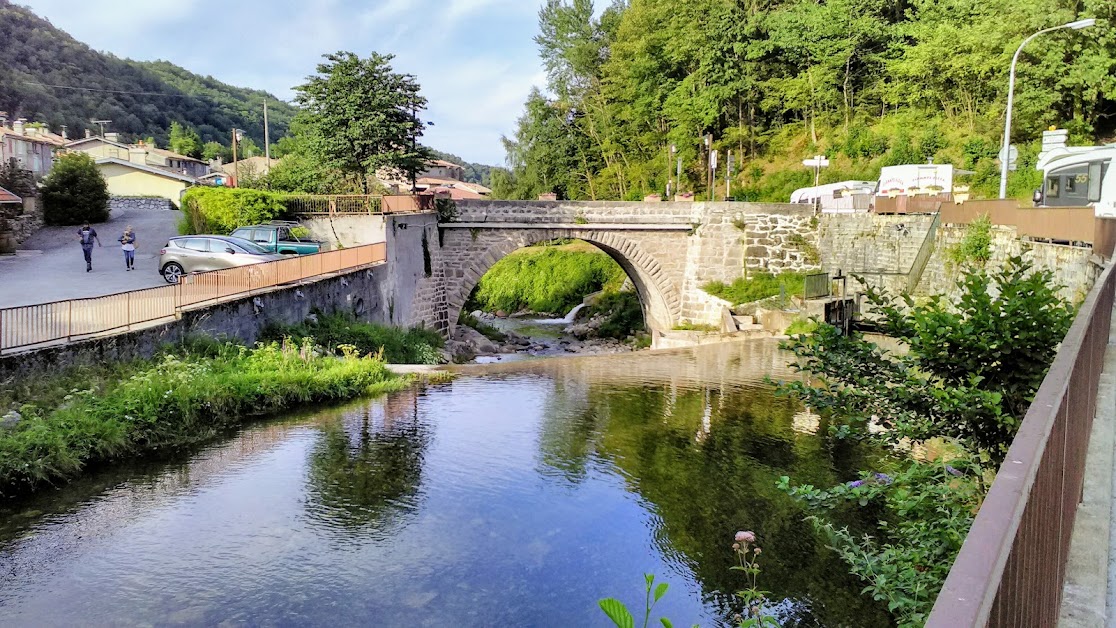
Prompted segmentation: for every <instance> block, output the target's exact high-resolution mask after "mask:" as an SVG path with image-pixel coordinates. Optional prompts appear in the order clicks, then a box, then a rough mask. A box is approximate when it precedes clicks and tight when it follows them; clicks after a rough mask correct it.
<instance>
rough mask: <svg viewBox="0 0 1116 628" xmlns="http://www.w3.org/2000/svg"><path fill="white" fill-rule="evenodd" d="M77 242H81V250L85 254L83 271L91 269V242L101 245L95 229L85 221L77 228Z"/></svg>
mask: <svg viewBox="0 0 1116 628" xmlns="http://www.w3.org/2000/svg"><path fill="white" fill-rule="evenodd" d="M78 242H81V252H82V254H84V255H85V272H87V273H88V272H92V270H93V242H96V243H97V246H101V239H100V238H98V237H97V230H96V229H94V228H93V227H90V226H89V223H85V224H84V225H82V226H81V229H78Z"/></svg>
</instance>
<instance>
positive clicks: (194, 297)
mask: <svg viewBox="0 0 1116 628" xmlns="http://www.w3.org/2000/svg"><path fill="white" fill-rule="evenodd" d="M386 259H387V245H386V244H384V243H382V242H381V243H379V244H368V245H365V246H359V247H354V248H349V249H340V250H337V251H327V252H325V253H318V254H316V255H304V256H300V257H291V258H290V259H284V260H279V261H275V262H266V263H263V264H255V265H252V266H240V267H236V268H230V269H227V270H215V271H211V272H207V273H199V274H196V275H187V276H185V277H183V278H182V281H180V282H179V283H178V284H175V285H166V286H161V287H158V288H149V289H146V290H134V291H131V292H121V293H118V294H110V295H108V296H103V297H93V298H89V299H73V300H70V301H55V302H53V303H41V304H38V305H27V306H23V307H12V308H5V309H0V354H3V353H5V352H11V351H16V350H24V349H31V348H34V347H38V346H43V345H49V344H56V343H60V342H71V341H74V340H81V339H84V338H90V337H93V336H100V335H104V334H109V333H122V332H126V331H131V330H132V329H133V328H134V327H136V326H140V325H148V324H151V323H154V322H158V321H164V320H171V319H174V318H175V317H177V316H178V315H179V314H180V313H181V312H182V311H184V310H188V309H190V308H195V307H204V306H207V305H213V304H215V303H220V302H221V301H224V300H227V299H230V298H240V297H244V296H251V295H252V294H254V293H256V292H259V291H261V290H266V289H269V288H274V287H276V286H281V285H285V284H291V283H295V282H299V281H303V280H306V279H312V278H315V277H320V276H323V275H329V274H331V273H337V272H340V271H343V270H348V269H351V268H358V267H360V266H365V265H368V264H374V263H377V262H383V261H386Z"/></svg>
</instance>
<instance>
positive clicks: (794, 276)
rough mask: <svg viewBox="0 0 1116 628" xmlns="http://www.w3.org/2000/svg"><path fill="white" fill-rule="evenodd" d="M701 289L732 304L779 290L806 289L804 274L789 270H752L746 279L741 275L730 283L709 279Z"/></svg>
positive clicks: (795, 292)
mask: <svg viewBox="0 0 1116 628" xmlns="http://www.w3.org/2000/svg"><path fill="white" fill-rule="evenodd" d="M702 289H704V290H705V291H706V292H708V293H709V294H711V295H713V296H715V297H720V298H722V299H724V300H726V301H729V302H731V303H732V304H733V305H739V304H741V303H751V302H752V301H759V300H760V299H766V298H768V297H773V296H775V295H777V294H779V292H780V290H785V291H786V294H787V296H794V295H801V294H802V293H803V291H804V290H805V289H806V275H805V274H804V273H791V272H786V273H780V274H778V275H773V274H771V273H767V272H753V273H751V274H750V275H749V276H748V278H747V279H745V278H743V277H741V278H739V279H737V280H736V281H734V282H732V283H730V284H726V283H724V282H720V281H711V282H709V283H707V284H705V285H704V286H702Z"/></svg>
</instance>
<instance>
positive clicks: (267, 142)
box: [264, 98, 271, 174]
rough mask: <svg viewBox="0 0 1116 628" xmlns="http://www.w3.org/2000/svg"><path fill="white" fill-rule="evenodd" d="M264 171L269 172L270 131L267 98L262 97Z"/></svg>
mask: <svg viewBox="0 0 1116 628" xmlns="http://www.w3.org/2000/svg"><path fill="white" fill-rule="evenodd" d="M264 172H265V173H267V174H271V132H270V130H269V129H268V128H267V99H266V98H265V99H264Z"/></svg>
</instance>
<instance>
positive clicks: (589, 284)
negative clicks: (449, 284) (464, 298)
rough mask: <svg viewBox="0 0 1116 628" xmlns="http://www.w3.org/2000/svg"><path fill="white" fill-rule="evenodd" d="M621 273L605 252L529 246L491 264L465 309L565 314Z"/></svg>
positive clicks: (616, 282)
mask: <svg viewBox="0 0 1116 628" xmlns="http://www.w3.org/2000/svg"><path fill="white" fill-rule="evenodd" d="M625 278H626V275H625V274H624V270H623V269H622V268H620V265H619V264H617V263H616V262H615V261H613V259H612V258H610V257H609V256H608V255H605V254H604V253H601V252H599V251H596V250H580V249H570V248H567V247H554V246H549V247H528V248H525V249H520V250H519V251H516V252H514V253H512V254H511V255H508V256H507V257H505V258H503V259H501V260H500V261H498V262H496V264H494V265H493V266H492V268H491V269H489V271H488V272H487V273H485V275H484V276H483V277H481V280H480V282H479V283H478V284H477V288H476V291H475V292H474V294H473V296H472V297H471V299H470V302H469V304H467V305H466V309H468V310H474V309H480V310H485V311H488V312H494V311H497V310H503V311H505V312H516V311H519V310H522V309H528V310H531V311H533V312H545V313H552V314H565V313H566V312H568V311H569V310H570V309H571V308H573V307H574V306H576V305H577V304H579V303H581V302H582V300H583V299H584V298H585V297H586V296H588V295H589V294H592V293H594V292H597V291H599V290H601V289H603V288H605V287H606V286H610V285H615V286H617V287H619V285H620V284H621V283H623V281H624V279H625Z"/></svg>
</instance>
